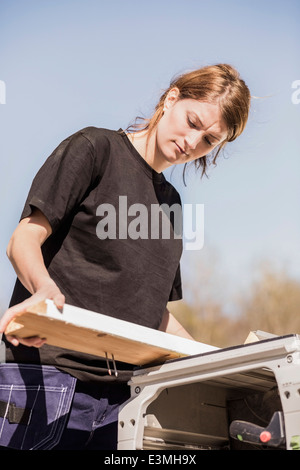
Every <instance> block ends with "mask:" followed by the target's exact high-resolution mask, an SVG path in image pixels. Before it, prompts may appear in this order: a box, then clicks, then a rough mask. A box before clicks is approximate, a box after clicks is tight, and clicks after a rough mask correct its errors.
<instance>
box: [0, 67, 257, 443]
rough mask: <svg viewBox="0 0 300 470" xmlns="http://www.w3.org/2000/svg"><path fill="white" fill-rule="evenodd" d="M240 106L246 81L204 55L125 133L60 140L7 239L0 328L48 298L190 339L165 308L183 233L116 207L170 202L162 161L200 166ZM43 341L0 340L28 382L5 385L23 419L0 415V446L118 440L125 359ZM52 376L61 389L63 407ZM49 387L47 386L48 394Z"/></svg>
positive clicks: (241, 119)
mask: <svg viewBox="0 0 300 470" xmlns="http://www.w3.org/2000/svg"><path fill="white" fill-rule="evenodd" d="M249 106H250V93H249V90H248V88H247V86H246V85H245V83H244V81H243V80H241V79H240V77H239V75H238V73H237V71H236V70H235V69H233V68H232V67H231V66H229V65H225V64H219V65H215V66H208V67H204V68H202V69H199V70H196V71H193V72H190V73H187V74H184V75H182V76H180V77H179V78H177V79H176V80H174V81H173V82H172V83H171V85H170V87H169V88H168V90H166V92H165V93H164V94H163V95H162V97H161V99H160V101H159V103H158V105H157V106H156V109H155V113H154V115H153V116H152V118H151V119H150V120H145V121H144V123H143V125H142V126H136V127H134V128H133V129H132V130H131V132H130V131H128V132H124V131H122V130H120V131H111V130H107V129H97V128H92V127H89V128H86V129H83V130H81V131H79V132H77V133H75V134H74V135H72V136H71V137H69V138H68V139H66V140H64V141H63V142H62V143H61V144H60V145H59V146H58V147H57V148H56V149H55V151H54V152H53V154H52V155H51V156H50V157H49V158H48V159H47V161H46V162H45V164H44V165H43V166H42V168H41V169H40V171H39V172H38V174H37V175H36V177H35V179H34V181H33V184H32V187H31V189H30V192H29V195H28V198H27V201H26V203H25V207H24V210H23V213H22V216H21V221H20V223H19V225H18V226H17V228H16V230H15V232H14V233H13V235H12V237H11V240H10V242H9V245H8V249H7V253H8V256H9V259H10V260H11V262H12V264H13V267H14V269H15V271H16V273H17V277H18V279H17V281H16V285H15V289H14V292H13V296H12V300H11V304H10V308H9V309H8V310H7V312H5V314H4V315H3V317H2V319H1V322H0V331H1V332H4V331H5V329H6V326H7V325H8V323H9V321H10V320H11V319H13V318H14V317H15V316H16V315H17V314H19V313H21V312H22V311H24V310H25V309H26V308H27V307H28V306H29V305H32V304H36V303H38V302H39V301H41V300H44V299H46V298H48V299H52V300H53V301H54V303H55V304H56V306H57V307H58V308H62V307H63V305H64V303H65V302H67V303H68V304H71V305H76V306H79V307H83V308H86V309H88V310H92V311H95V312H100V313H103V314H106V315H111V316H114V317H117V318H120V319H124V320H127V321H130V322H134V323H138V324H141V325H144V326H147V327H150V328H156V329H161V330H163V331H166V332H168V333H171V334H177V335H181V336H185V337H188V338H191V337H190V335H189V334H188V333H187V332H186V331H185V330H184V328H183V327H182V326H181V325H180V324H179V323H178V322H177V320H176V319H175V318H174V317H173V316H172V314H171V313H170V312H169V311H168V309H167V308H166V305H167V303H168V302H169V301H172V300H178V299H180V298H181V295H182V294H181V280H180V266H179V262H180V257H181V252H182V243H181V240H180V239H179V238H178V237H175V236H173V237H172V236H170V237H169V238H164V237H160V238H158V237H154V238H153V237H152V238H151V233H150V232H148V234H147V235H148V236H145V234H144V236H142V235H140V236H135V237H129V236H128V231H127V228H128V227H126V226H125V227H124V220H125V222H127V223H128V217H127V216H126V217H125V218H124V213H123V212H124V207H123V208H122V207H121V206H120V197H122V198H123V199H122V201H124V200H126V208H127V207H131V208H132V207H135V206H134V205H135V204H137V203H138V204H140V205H143V206H145V207H146V208H147V209H148V210H149V213H150V209H151V207H152V206H153V205H155V204H156V205H159V206H161V205H162V204H167V205H168V206H169V207H171V206H172V205H173V204H180V197H179V195H178V193H177V192H176V190H175V189H174V188H173V186H172V185H170V184H169V183H168V182H167V181H166V180H165V178H164V176H163V174H162V172H163V171H164V170H165V169H166V168H168V167H170V166H171V165H174V164H176V165H177V164H184V165H185V164H186V163H188V162H194V163H195V164H196V166H197V167H202V174H204V173H205V170H206V167H207V164H208V163H209V159H211V160H212V161H213V162H215V160H216V158H217V156H218V154H219V151H220V149H221V148H223V147H224V145H225V144H226V143H227V142H231V141H233V140H235V139H236V138H237V137H238V136H239V135H240V134H241V133H242V131H243V130H244V128H245V125H246V121H247V118H248V112H249ZM208 155H209V156H208ZM124 198H125V199H124ZM107 204H109V205H110V206H109V207H114V208H115V211H116V212H115V214H116V219H115V221H114V222H115V225H114V224H113V227H114V229H115V230H113V231H110V230H107V232H105V230H104V225H105V224H104V221H105V211H104V210H103V208H105V207H106V208H107V207H108V206H107ZM122 211H123V212H122ZM127 215H128V214H127ZM131 215H132V214H131ZM172 223H173V222H172V220H170V221H169V224H171V226H172ZM99 224H100V225H99ZM101 224H102V225H101ZM100 228H101V230H100ZM106 228H107V227H106ZM45 341H46V340H41V339H39V338H30V339H26V340H17V339H16V338H14V337H10V336H7V337H6V339H5V342H6V348H7V351H6V356H7V363H8V364H6V365H2V366H1V368H2V373H3V374H5V375H4V376H3V377H2V378H1V377H0V379H1V380H0V383H7V384H14V383H16V382H17V383H18V384H19V389H21V388H22V387H23V388H24V390H26V393H24V397H26V398H24V397H23V398H22V397H20V393H19V394H18V392H17V391H14V394H15V395H14V400H15V402H16V401H18V400H19V403H20V404H19V405H16V406H17V407H18V409H20V410H21V411H20V412H19V413H20V416H21V415H22V416H23V415H24V414H25V417H26V416H27V415H28V416H29V414H30V416H31V421H30V422H27V421H26V419H25V418H24V419H25V421H26V422H25V424H24V423H22V424H20V423H18V422H16V423H13V424H12V425H8V424H7V420H6V421H5V416H3V419H4V424H5V425H4V426H3V429H4V432H3V433H2V436H1V438H0V445H2V446H8V447H14V448H23V449H26V448H31V449H39V448H42V449H71V448H74V449H80V448H82V449H88V448H96V449H114V448H116V445H117V413H118V407H119V405H120V404H121V403H123V402H124V401H125V400H126V399H127V398H128V397H129V392H128V386H127V381H128V380H129V378H130V374H131V370H132V368H131V366H130V365H128V364H123V363H119V364H117V368H118V371H119V373H118V376H117V377H116V376H114V375H112V376H111V375H109V374H108V373H107V367H106V363H104V362H103V361H102V360H101V358H100V359H99V358H98V357H97V356H90V355H86V354H79V353H76V352H73V351H69V350H64V349H59V348H55V347H52V346H49V345H47V344H44V343H45ZM29 376H30V379H29ZM3 381H4V382H3ZM59 383H62V384H63V390H67V394H66V397H65V401H64V406H63V407H62V406H61V405H60V404H59V403H60V401H59V400H60V398H59V397H60V396H61V389H60V388H59V387H58V384H59ZM20 384H21V385H20ZM32 384H34V386H33V385H32ZM41 384H42V385H43V389H44V390H45V393H44V394H41V393H40V385H41ZM54 385H55V387H56V388H55V387H54ZM23 388H22V389H23ZM54 388H55V390H56V389H57V390H58V392H57V394H56V395H57V397H56V398H55V399H54V398H51V399H50V398H49V397H50V395H51V393H50V392H51V391H52V390H53V389H54ZM8 389H9V390H10V392H11V393H12V390H13V388H12V387H6V389H5V391H4V392H3V393H2V395H1V396H0V400H2V401H3V402H4V403H6V408H5V409H6V410H9V409H10V408H9V406H10V404H11V402H12V400H13V398H12V395H11V394H10V395H9V397H8V395H7V394H8ZM33 389H34V393H33V392H31V395H30V394H29V390H33ZM29 395H30V397H29ZM51 397H52V395H51ZM22 400H23V401H22ZM37 403H38V405H37ZM49 403H50V405H49ZM37 406H39V408H37ZM51 406H52V408H51ZM50 408H51V410H50ZM37 409H38V410H39V411H38V413H37V412H36V410H37ZM58 409H60V410H61V412H60V415H59V419H57V416H58V415H57V410H58ZM22 410H27V411H28V410H30V412H29V411H28V412H27V411H24V412H22ZM22 413H23V414H22ZM26 413H27V414H26ZM45 413H46V415H47V417H45V416H44V415H45ZM51 413H53V416H55V419H54V418H53V419H50V418H49V416H50V414H51ZM0 414H1V413H0ZM35 416H36V417H37V416H38V417H39V419H37V418H35V419H36V421H34V417H35ZM83 416H84V419H83ZM22 419H23V418H22ZM50 422H51V423H50ZM49 423H50V424H49ZM11 426H15V428H13V429H12V430H11V429H10V428H11ZM22 426H23V428H22ZM34 426H37V428H38V432H39V435H40V436H41V437H39V438H38V439H37V440H35V438H33V437H32V436H35V435H36V433H34V432H30V429H31V428H30V427H32V428H33V430H34ZM8 428H9V429H8ZM21 428H22V429H23V431H22V429H21ZM24 429H25V430H24ZM5 430H6V432H5ZM16 436H17V437H16ZM18 436H20V437H18ZM29 436H31V437H29Z"/></svg>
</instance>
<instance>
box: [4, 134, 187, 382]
mask: <svg viewBox="0 0 300 470" xmlns="http://www.w3.org/2000/svg"><path fill="white" fill-rule="evenodd" d="M173 205H175V206H173ZM178 205H180V197H179V195H178V193H177V191H176V190H175V189H174V187H173V186H172V185H171V184H170V183H169V182H167V181H166V179H165V177H164V175H163V174H162V173H157V172H155V171H154V170H153V169H152V168H151V167H150V166H149V165H148V164H147V162H146V161H145V160H144V159H143V158H142V156H141V155H140V154H139V153H138V152H137V151H136V149H135V148H134V146H133V145H132V144H131V142H130V140H129V139H128V137H127V136H126V134H125V133H124V132H122V130H120V131H112V130H107V129H99V128H95V127H88V128H85V129H83V130H81V131H79V132H76V133H75V134H73V135H72V136H70V137H69V138H67V139H66V140H64V141H63V142H62V143H61V144H60V145H59V146H58V147H57V148H56V149H55V150H54V152H53V153H52V154H51V155H50V157H49V158H48V159H47V160H46V162H45V163H44V165H43V166H42V167H41V169H40V170H39V172H38V173H37V175H36V177H35V178H34V180H33V183H32V186H31V189H30V191H29V195H28V197H27V200H26V203H25V207H24V210H23V212H22V216H21V219H22V218H24V217H28V216H29V215H30V214H31V212H32V209H33V208H38V209H40V210H41V211H42V212H43V214H44V215H45V216H46V217H47V219H48V220H49V223H50V225H51V227H52V234H51V236H50V237H49V238H48V239H47V240H46V242H45V243H44V245H43V246H42V252H43V256H44V261H45V265H46V267H47V269H48V272H49V274H50V276H51V278H52V279H53V280H54V281H55V282H56V284H57V285H58V287H59V288H60V289H61V291H62V293H63V294H64V295H65V297H66V303H68V304H70V305H74V306H77V307H82V308H85V309H88V310H92V311H94V312H99V313H101V314H105V315H110V316H113V317H116V318H120V319H122V320H126V321H130V322H133V323H138V324H140V325H143V326H147V327H150V328H158V327H159V325H160V322H161V319H162V315H163V312H164V310H165V308H166V305H167V302H168V301H170V300H178V299H180V298H181V279H180V266H179V261H180V257H181V253H182V239H181V237H180V236H178V235H179V234H178V233H175V232H176V230H177V229H176V227H175V226H174V217H173V218H172V216H173V215H174V212H172V211H168V210H162V211H161V217H162V218H163V219H164V222H162V219H160V221H159V227H161V229H160V234H159V236H157V233H158V232H157V219H155V218H154V217H152V218H151V214H152V212H151V211H152V209H153V208H157V207H160V208H166V207H169V208H172V207H175V208H177V207H178ZM141 209H143V210H142V211H141ZM145 214H147V217H148V223H147V219H146V217H145ZM166 217H167V222H168V224H169V228H170V233H169V236H168V235H167V236H166V235H163V233H162V226H163V224H164V223H165V219H166ZM155 220H156V222H155ZM155 223H156V228H155V227H154V229H153V224H155ZM153 230H154V231H153ZM129 234H130V235H129ZM105 237H106V238H105ZM29 296H30V294H29V292H28V291H27V290H26V289H25V288H24V286H23V285H22V284H21V283H20V281H19V280H18V279H17V281H16V285H15V288H14V292H13V295H12V299H11V303H10V305H15V304H17V303H19V302H21V301H23V300H24V299H25V298H27V297H29ZM7 348H8V350H7V361H8V362H9V361H14V362H23V363H24V362H26V363H42V364H51V365H55V366H56V367H58V368H60V369H62V370H65V371H67V372H69V373H71V374H72V375H74V376H76V377H78V378H79V379H80V380H83V381H95V380H118V381H122V380H128V378H129V377H130V374H131V372H130V370H132V366H128V365H127V364H124V363H118V364H117V368H118V371H119V375H118V378H117V379H116V378H115V377H114V376H113V377H111V376H109V375H108V373H107V367H106V363H105V362H104V361H103V359H101V358H99V357H97V356H90V355H87V354H80V353H78V352H74V351H70V350H66V349H61V348H56V347H53V346H50V345H47V344H45V345H44V346H42V347H41V348H40V349H36V348H28V347H25V346H23V345H20V346H18V347H14V346H12V345H11V344H10V343H7ZM122 371H123V372H122Z"/></svg>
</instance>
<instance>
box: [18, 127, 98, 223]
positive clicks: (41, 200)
mask: <svg viewBox="0 0 300 470" xmlns="http://www.w3.org/2000/svg"><path fill="white" fill-rule="evenodd" d="M94 176H95V170H94V148H93V145H92V143H91V142H90V141H89V140H88V139H87V137H85V136H84V135H83V134H82V133H81V132H80V131H79V132H77V133H76V134H73V135H72V136H71V137H69V138H67V139H66V140H64V141H63V142H62V143H61V144H60V145H59V146H58V147H57V148H56V149H55V150H54V152H53V153H52V154H51V155H50V157H48V158H47V160H46V161H45V163H44V164H43V166H42V167H41V168H40V170H39V171H38V173H37V174H36V176H35V178H34V180H33V182H32V185H31V188H30V191H29V194H28V197H27V200H26V203H25V206H24V209H23V212H22V215H21V219H23V218H24V217H28V216H29V215H30V214H31V212H32V209H33V208H34V207H35V208H37V209H39V210H40V211H41V212H43V214H44V215H45V216H46V217H47V219H48V221H49V223H50V225H51V228H52V231H53V232H54V231H55V230H56V229H57V228H58V226H59V225H60V223H61V222H63V221H64V220H65V219H67V218H68V216H69V215H70V214H71V213H72V212H73V210H74V209H75V208H76V207H77V206H78V205H79V204H80V202H81V201H82V200H83V199H84V197H85V195H86V194H87V193H88V192H89V190H90V187H91V185H92V183H93V178H94Z"/></svg>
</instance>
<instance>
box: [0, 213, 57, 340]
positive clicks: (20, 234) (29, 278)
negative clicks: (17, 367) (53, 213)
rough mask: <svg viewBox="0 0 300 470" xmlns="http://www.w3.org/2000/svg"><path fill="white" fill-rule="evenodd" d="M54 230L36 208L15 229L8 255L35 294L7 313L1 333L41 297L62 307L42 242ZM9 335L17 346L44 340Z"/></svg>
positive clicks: (28, 287)
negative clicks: (22, 338) (44, 256)
mask: <svg viewBox="0 0 300 470" xmlns="http://www.w3.org/2000/svg"><path fill="white" fill-rule="evenodd" d="M51 232H52V230H51V226H50V224H49V222H48V220H47V218H46V217H45V216H44V215H43V213H42V212H41V211H39V210H37V209H35V210H34V211H33V213H32V214H31V215H30V216H29V217H26V218H25V219H23V220H22V221H21V222H20V223H19V225H18V226H17V228H16V230H15V231H14V233H13V235H12V237H11V239H10V241H9V244H8V247H7V256H8V258H9V260H10V261H11V263H12V265H13V267H14V269H15V271H16V274H17V276H18V278H19V280H20V281H21V282H22V284H23V285H24V287H25V288H26V289H27V290H28V291H29V292H30V293H31V294H32V295H31V297H29V298H28V299H26V300H25V301H24V302H21V303H20V304H17V305H15V306H13V307H11V308H9V309H8V310H7V311H6V312H5V313H4V315H3V316H2V318H1V320H0V333H4V331H5V329H6V327H7V325H8V323H9V322H10V321H11V320H12V319H13V318H15V317H16V316H17V315H18V314H20V313H23V312H25V310H26V309H27V308H28V307H29V306H30V305H35V304H37V303H38V302H41V301H42V300H45V299H52V300H53V301H54V303H55V305H56V306H57V307H58V308H62V307H63V305H64V302H65V298H64V296H63V294H62V293H61V292H60V290H59V288H58V287H57V285H56V284H55V282H54V281H53V280H52V279H51V278H50V276H49V273H48V271H47V269H46V267H45V264H44V260H43V256H42V251H41V246H42V245H43V243H44V242H45V240H46V239H47V238H48V237H49V236H50V235H51ZM7 339H8V340H9V341H10V342H11V343H12V344H14V345H15V346H17V345H18V344H19V342H22V344H25V345H27V346H37V347H39V346H41V345H42V344H43V343H44V341H42V340H40V339H39V338H37V337H35V338H30V339H26V340H25V339H24V340H20V341H19V340H17V339H16V338H13V337H10V336H7Z"/></svg>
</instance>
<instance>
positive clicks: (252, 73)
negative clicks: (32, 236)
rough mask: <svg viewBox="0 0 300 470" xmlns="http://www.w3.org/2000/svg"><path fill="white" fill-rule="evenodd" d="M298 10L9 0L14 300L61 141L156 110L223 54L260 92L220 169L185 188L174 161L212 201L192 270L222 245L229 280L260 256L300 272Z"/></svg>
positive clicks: (1, 51)
mask: <svg viewBox="0 0 300 470" xmlns="http://www.w3.org/2000/svg"><path fill="white" fill-rule="evenodd" d="M299 18H300V2H299V0H282V1H279V0H273V1H272V0H259V1H257V0H251V1H248V0H229V1H222V0H210V1H203V0H185V1H183V0H182V1H178V0H173V1H169V0H159V1H157V0H152V1H151V2H149V1H143V0H139V1H137V0H127V1H121V0H110V1H107V0H105V1H102V0H0V57H1V61H0V80H2V81H3V82H5V85H6V100H5V104H0V129H1V131H0V132H1V139H0V152H1V161H0V165H1V167H0V176H1V186H0V195H1V206H0V207H1V232H0V279H1V288H0V307H2V311H3V308H5V307H6V305H7V303H8V300H9V298H10V294H11V290H12V287H13V283H14V280H15V275H14V272H13V270H12V268H11V266H10V264H9V262H8V261H7V259H6V255H5V249H6V245H7V242H8V240H9V237H10V235H11V233H12V231H13V229H14V227H15V226H16V224H17V223H18V218H19V215H20V213H21V210H22V207H23V203H24V200H25V198H26V195H27V192H28V189H29V186H30V183H31V180H32V178H33V176H34V174H35V173H36V171H37V170H38V168H39V167H40V166H41V165H42V163H43V161H44V160H45V159H46V158H47V156H48V155H49V154H50V153H51V152H52V150H53V149H54V148H55V147H56V146H57V144H58V143H59V142H60V141H61V140H63V139H64V138H65V137H66V136H68V135H69V134H71V133H73V132H75V131H76V130H78V129H80V128H82V127H86V126H89V125H95V126H98V127H108V128H113V129H118V128H119V127H125V126H127V124H128V123H129V122H130V121H131V120H132V119H133V118H134V117H135V116H136V115H140V114H144V115H149V114H150V113H151V111H152V110H153V107H154V105H155V103H156V100H157V98H158V97H159V95H160V92H161V90H163V89H164V88H166V87H167V86H168V84H169V81H170V79H171V78H172V77H173V76H174V75H175V74H177V73H179V72H183V71H186V70H189V69H192V68H196V67H199V66H202V65H207V64H213V63H218V62H227V63H230V64H232V65H234V66H236V67H237V68H238V70H239V71H240V73H241V75H242V77H243V78H244V79H245V81H246V82H247V84H248V86H249V87H250V89H251V93H252V95H253V96H256V97H259V98H255V99H253V103H252V109H251V115H250V120H249V124H248V127H247V130H246V131H245V133H244V135H243V136H242V137H241V138H240V139H239V140H238V141H237V142H236V143H233V144H232V145H231V146H230V147H229V146H228V147H227V151H226V156H227V158H226V159H224V158H221V159H220V161H219V164H218V166H217V168H215V169H214V170H213V171H212V172H211V174H210V178H209V179H208V180H207V179H204V180H202V181H200V179H199V176H197V175H195V174H194V173H193V172H191V173H190V176H189V178H188V181H187V182H188V186H187V187H186V188H184V186H183V185H182V182H181V169H180V168H176V171H175V172H174V173H172V174H171V173H170V174H169V173H167V176H168V177H171V178H172V179H171V181H172V182H173V184H174V185H175V186H176V187H177V189H178V190H179V192H180V193H181V196H182V199H183V202H184V203H185V202H186V203H200V204H204V205H205V244H204V248H203V249H202V250H201V251H199V252H197V253H192V252H187V253H184V255H183V273H184V279H186V280H188V278H189V276H196V274H197V273H196V272H195V271H194V269H196V268H195V267H194V266H195V264H196V263H195V260H197V263H198V268H197V269H199V266H200V265H199V263H201V262H203V263H204V262H205V263H207V262H208V263H210V260H211V255H213V256H216V257H217V259H218V261H217V265H218V267H219V269H218V274H219V276H220V277H221V282H222V279H223V280H224V283H223V284H224V285H226V286H227V288H228V292H231V291H232V290H234V289H236V288H237V289H238V288H239V286H240V285H242V284H243V283H247V282H248V281H249V279H251V276H252V273H253V265H255V264H256V263H257V262H259V260H261V259H268V260H271V261H272V262H274V263H276V264H278V265H280V266H281V265H284V266H285V267H286V268H287V270H288V271H289V272H290V274H291V275H292V276H294V277H296V278H297V279H299V280H300V220H299V208H300V207H299V206H300V139H299V125H300V104H294V103H293V102H292V99H291V97H292V93H293V91H294V90H293V89H292V83H293V82H294V81H295V80H300V54H299V52H300V51H299V44H300V28H299ZM207 260H208V261H207ZM186 282H187V281H186ZM216 288H217V287H216Z"/></svg>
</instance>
